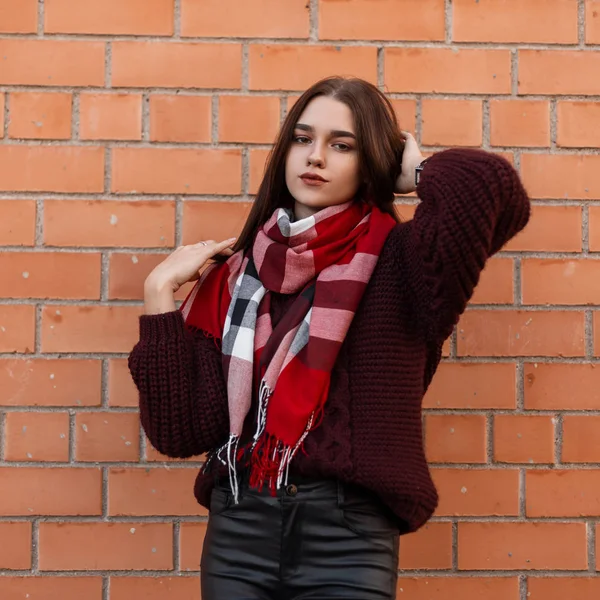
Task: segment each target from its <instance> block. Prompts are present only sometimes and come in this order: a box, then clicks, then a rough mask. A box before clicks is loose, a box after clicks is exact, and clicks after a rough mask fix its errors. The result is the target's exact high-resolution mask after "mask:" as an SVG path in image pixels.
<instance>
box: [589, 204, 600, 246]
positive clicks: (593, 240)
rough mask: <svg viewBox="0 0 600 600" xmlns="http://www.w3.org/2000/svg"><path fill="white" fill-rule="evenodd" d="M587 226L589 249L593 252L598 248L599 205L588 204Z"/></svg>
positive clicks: (599, 242)
mask: <svg viewBox="0 0 600 600" xmlns="http://www.w3.org/2000/svg"><path fill="white" fill-rule="evenodd" d="M589 217H590V221H589V227H590V238H589V243H590V250H591V251H592V252H595V251H597V250H600V207H597V206H590V208H589Z"/></svg>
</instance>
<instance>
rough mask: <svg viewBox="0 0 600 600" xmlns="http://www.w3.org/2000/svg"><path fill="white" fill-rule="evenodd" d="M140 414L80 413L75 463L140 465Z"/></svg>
mask: <svg viewBox="0 0 600 600" xmlns="http://www.w3.org/2000/svg"><path fill="white" fill-rule="evenodd" d="M139 432H140V431H139V417H138V415H137V413H111V412H98V413H78V414H77V416H76V419H75V439H76V450H75V459H76V460H78V461H81V462H105V461H109V462H117V461H136V462H137V460H138V459H139V457H140V435H139Z"/></svg>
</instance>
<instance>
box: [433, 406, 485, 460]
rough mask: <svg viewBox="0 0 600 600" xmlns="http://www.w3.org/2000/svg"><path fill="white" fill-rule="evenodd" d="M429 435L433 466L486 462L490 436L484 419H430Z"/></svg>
mask: <svg viewBox="0 0 600 600" xmlns="http://www.w3.org/2000/svg"><path fill="white" fill-rule="evenodd" d="M425 433H426V436H425V440H426V444H425V451H426V454H427V460H428V461H429V462H432V463H454V462H457V463H484V462H486V443H487V436H486V431H485V417H484V416H483V415H427V416H426V417H425Z"/></svg>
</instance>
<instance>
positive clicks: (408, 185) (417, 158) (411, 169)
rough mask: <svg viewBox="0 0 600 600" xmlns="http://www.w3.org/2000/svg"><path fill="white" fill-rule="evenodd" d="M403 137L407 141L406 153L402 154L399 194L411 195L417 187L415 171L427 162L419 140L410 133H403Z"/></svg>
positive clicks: (405, 145) (397, 187) (397, 188)
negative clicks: (420, 148)
mask: <svg viewBox="0 0 600 600" xmlns="http://www.w3.org/2000/svg"><path fill="white" fill-rule="evenodd" d="M402 135H403V136H404V139H405V140H406V142H405V144H404V152H403V153H402V172H401V173H400V176H399V177H398V179H397V180H396V193H397V194H410V193H411V192H414V191H415V189H416V185H415V169H416V168H417V167H418V166H419V165H420V164H421V163H422V162H423V161H424V160H425V159H424V158H423V155H422V154H421V151H420V150H419V145H418V144H417V140H415V138H414V137H413V136H412V134H410V133H408V131H403V132H402Z"/></svg>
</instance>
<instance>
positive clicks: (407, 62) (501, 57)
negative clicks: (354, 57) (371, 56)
mask: <svg viewBox="0 0 600 600" xmlns="http://www.w3.org/2000/svg"><path fill="white" fill-rule="evenodd" d="M510 70H511V67H510V51H509V50H484V49H471V48H469V49H464V48H462V49H458V48H452V49H450V48H448V49H447V48H386V50H385V85H386V88H387V89H388V90H389V91H390V92H406V91H407V90H410V91H411V92H413V93H433V92H436V93H442V94H443V93H446V94H455V93H457V94H509V93H510V89H511V83H510Z"/></svg>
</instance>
